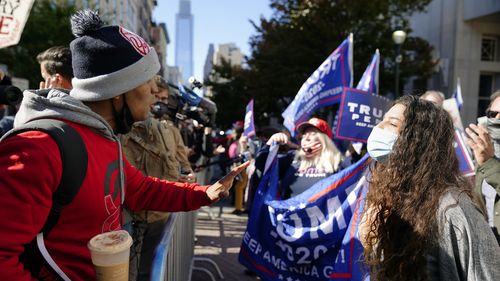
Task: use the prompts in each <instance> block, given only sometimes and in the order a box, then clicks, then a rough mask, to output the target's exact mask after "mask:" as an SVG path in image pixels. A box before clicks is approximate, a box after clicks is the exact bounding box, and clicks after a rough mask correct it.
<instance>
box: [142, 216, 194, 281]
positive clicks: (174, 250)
mask: <svg viewBox="0 0 500 281" xmlns="http://www.w3.org/2000/svg"><path fill="white" fill-rule="evenodd" d="M195 220H196V211H193V212H187V213H185V212H178V213H171V215H170V216H169V218H168V219H167V222H166V223H165V229H164V231H163V237H162V240H161V242H160V243H159V244H158V246H157V248H156V250H155V255H154V258H153V264H152V269H151V279H150V280H151V281H184V280H191V268H190V267H191V263H192V260H193V255H194V225H195Z"/></svg>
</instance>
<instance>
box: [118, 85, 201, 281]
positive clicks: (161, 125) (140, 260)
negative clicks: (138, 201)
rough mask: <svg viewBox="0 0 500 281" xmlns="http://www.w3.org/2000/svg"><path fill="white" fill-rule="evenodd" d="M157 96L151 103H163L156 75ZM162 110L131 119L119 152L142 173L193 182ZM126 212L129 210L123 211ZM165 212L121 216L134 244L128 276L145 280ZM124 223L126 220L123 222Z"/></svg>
mask: <svg viewBox="0 0 500 281" xmlns="http://www.w3.org/2000/svg"><path fill="white" fill-rule="evenodd" d="M154 80H155V84H156V87H157V90H156V91H154V94H155V96H156V98H157V100H158V101H157V102H156V104H155V105H157V106H159V103H163V104H166V102H167V100H168V94H169V93H168V85H167V83H166V82H165V80H163V78H161V76H159V75H156V76H155V78H154ZM164 114H166V112H159V113H158V112H155V117H156V118H155V117H153V116H151V117H149V118H148V119H146V120H145V121H141V122H135V123H134V124H133V125H132V129H131V130H130V132H128V133H127V134H125V135H121V136H120V141H121V143H122V145H123V152H124V153H125V157H126V158H127V160H129V162H130V164H132V165H133V166H135V167H136V168H137V169H139V170H140V171H142V172H143V173H144V174H145V175H148V176H153V177H156V178H159V179H164V180H169V181H180V182H194V178H195V176H194V174H193V171H192V170H191V166H190V164H189V161H188V159H187V155H186V147H185V146H184V143H183V142H182V138H181V135H180V132H179V130H178V129H177V127H175V125H173V123H171V122H170V121H167V120H161V119H162V118H164ZM127 214H130V213H129V212H127ZM167 218H168V213H166V212H155V211H140V212H132V213H131V215H128V216H125V222H126V225H127V227H126V228H128V229H127V230H129V232H131V234H132V237H133V240H134V245H133V246H132V248H131V252H130V267H129V280H134V281H135V280H149V275H150V270H151V262H152V260H153V254H154V250H155V248H156V246H157V245H158V242H159V241H160V240H161V237H162V234H163V229H164V226H165V222H166V220H167ZM127 223H128V224H127Z"/></svg>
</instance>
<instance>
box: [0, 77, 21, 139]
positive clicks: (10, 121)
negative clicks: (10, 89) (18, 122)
mask: <svg viewBox="0 0 500 281" xmlns="http://www.w3.org/2000/svg"><path fill="white" fill-rule="evenodd" d="M2 86H4V87H7V86H12V80H11V79H10V77H9V76H8V75H7V74H6V73H5V72H3V70H1V69H0V87H2ZM1 94H5V93H1ZM16 112H17V107H16V106H15V105H12V104H1V103H0V137H1V136H3V135H4V134H5V133H7V132H8V131H9V130H11V129H12V128H13V127H14V118H15V116H16Z"/></svg>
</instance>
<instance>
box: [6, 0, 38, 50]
mask: <svg viewBox="0 0 500 281" xmlns="http://www.w3.org/2000/svg"><path fill="white" fill-rule="evenodd" d="M33 2H34V0H22V1H19V0H1V1H0V49H1V48H5V47H8V46H12V45H16V44H17V43H19V40H20V39H21V34H22V33H23V29H24V25H25V24H26V21H27V20H28V17H29V15H30V11H31V7H32V6H33Z"/></svg>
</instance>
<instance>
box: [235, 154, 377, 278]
mask: <svg viewBox="0 0 500 281" xmlns="http://www.w3.org/2000/svg"><path fill="white" fill-rule="evenodd" d="M271 154H272V153H270V156H269V157H270V158H271V157H272V158H271V161H268V163H270V165H269V168H268V169H267V172H265V173H264V176H263V178H262V180H261V183H260V185H259V188H258V190H257V193H256V195H255V199H254V203H253V206H252V212H251V216H250V219H249V222H248V226H247V230H246V232H245V233H244V235H243V241H242V244H241V249H240V255H239V261H240V263H241V264H243V265H244V266H246V267H247V268H249V269H250V270H252V271H253V272H255V273H256V274H258V275H259V276H260V277H261V278H262V279H263V280H267V281H274V280H292V281H299V280H369V276H368V273H367V272H366V268H365V267H363V265H362V261H361V260H362V252H363V247H362V245H361V243H360V242H359V238H358V236H359V235H358V224H359V221H360V220H361V214H362V209H363V206H364V199H363V198H364V196H365V195H366V192H367V181H366V179H365V176H364V171H365V167H367V163H368V161H367V159H368V156H367V155H366V156H365V157H363V159H361V160H360V161H358V162H357V163H356V164H354V165H352V166H350V167H348V168H346V169H345V170H342V171H340V172H339V173H337V174H334V175H332V176H331V177H329V178H326V179H324V180H322V181H320V182H318V183H316V184H315V185H313V186H312V187H310V188H309V189H308V190H306V191H305V192H303V193H302V194H300V195H298V196H296V197H293V198H290V199H288V200H283V201H280V200H276V198H278V162H277V158H276V157H273V156H272V155H271ZM274 155H276V154H274ZM268 160H269V158H268Z"/></svg>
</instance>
